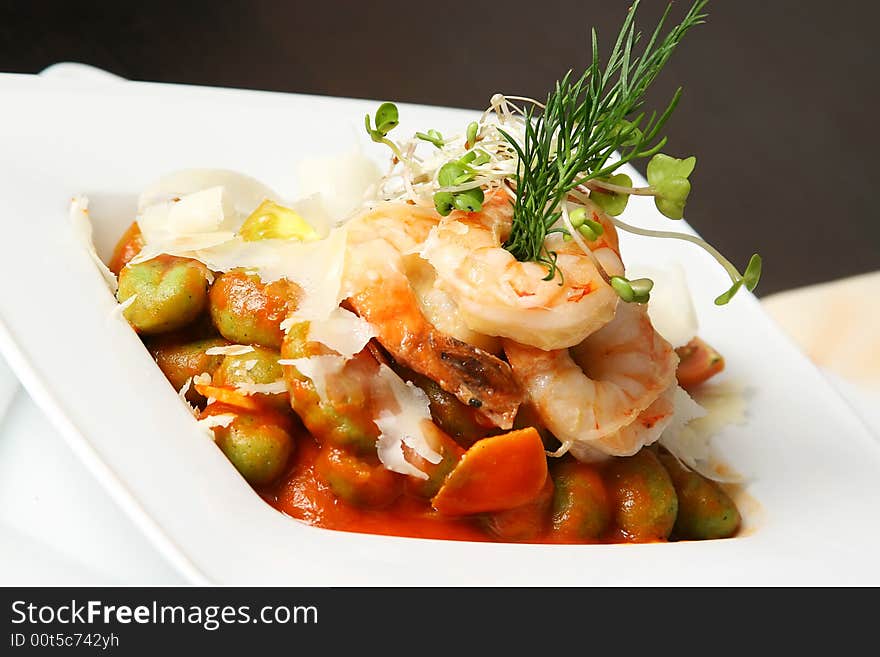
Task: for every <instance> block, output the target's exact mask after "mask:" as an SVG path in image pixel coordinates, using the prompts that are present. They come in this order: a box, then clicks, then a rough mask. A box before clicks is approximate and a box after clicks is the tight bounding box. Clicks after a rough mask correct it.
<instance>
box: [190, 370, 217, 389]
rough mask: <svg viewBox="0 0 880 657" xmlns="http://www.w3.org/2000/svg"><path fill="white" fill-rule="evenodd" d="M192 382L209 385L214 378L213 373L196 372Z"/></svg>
mask: <svg viewBox="0 0 880 657" xmlns="http://www.w3.org/2000/svg"><path fill="white" fill-rule="evenodd" d="M192 382H193V385H199V386H209V385H211V383H212V382H213V379H212V378H211V375H210V374H208V373H207V372H202V373H201V374H196V375H195V376H194V377H193V378H192Z"/></svg>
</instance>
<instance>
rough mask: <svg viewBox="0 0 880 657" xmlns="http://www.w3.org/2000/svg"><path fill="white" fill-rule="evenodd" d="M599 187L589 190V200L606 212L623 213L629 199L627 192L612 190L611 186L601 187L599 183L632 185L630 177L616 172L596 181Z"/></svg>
mask: <svg viewBox="0 0 880 657" xmlns="http://www.w3.org/2000/svg"><path fill="white" fill-rule="evenodd" d="M598 182H599V183H600V186H599V187H595V188H594V189H593V191H592V192H590V200H592V201H593V203H595V204H596V205H598V206H599V207H600V208H602V209H603V210H604V211H605V212H606V213H607V214H610V215H614V216H615V217H616V216H617V215H619V214H623V211H624V210H625V209H626V205H627V202H628V201H629V194H628V193H627V192H625V191H614V190H613V189H612V188H611V187H608V186H606V187H602V186H601V183H605V184H606V185H616V186H619V187H623V188H630V187H632V184H633V183H632V178H630V177H629V176H628V175H626V174H625V173H616V174H614V175H613V176H609V177H608V178H603V179H602V180H600V181H598Z"/></svg>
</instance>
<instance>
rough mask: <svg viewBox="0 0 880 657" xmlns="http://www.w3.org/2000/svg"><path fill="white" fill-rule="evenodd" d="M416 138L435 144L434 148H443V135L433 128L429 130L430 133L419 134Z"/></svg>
mask: <svg viewBox="0 0 880 657" xmlns="http://www.w3.org/2000/svg"><path fill="white" fill-rule="evenodd" d="M416 138H417V139H421V140H422V141H427V142H430V143H432V144H434V146H436V147H437V148H443V143H444V142H443V135H441V134H440V133H439V132H437V131H436V130H434V129H433V128H431V129H430V130H428V132H417V133H416Z"/></svg>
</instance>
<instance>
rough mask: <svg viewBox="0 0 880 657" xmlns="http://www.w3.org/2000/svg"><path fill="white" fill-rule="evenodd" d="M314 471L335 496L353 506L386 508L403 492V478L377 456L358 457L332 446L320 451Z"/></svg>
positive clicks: (325, 446)
mask: <svg viewBox="0 0 880 657" xmlns="http://www.w3.org/2000/svg"><path fill="white" fill-rule="evenodd" d="M315 471H316V472H317V474H318V477H319V478H320V479H322V480H324V481H325V482H326V483H327V485H328V486H329V487H330V490H332V491H333V494H334V495H336V496H337V497H338V498H340V499H341V500H343V501H345V502H347V503H349V504H352V505H354V506H360V507H367V508H372V509H376V508H382V507H386V506H388V505H389V504H391V503H392V502H393V501H394V500H396V499H397V498H398V497H399V496H400V494H401V493H402V491H403V480H402V477H401V475H399V474H396V473H394V472H391V471H390V470H387V469H386V468H385V466H384V465H382V464H381V463H380V462H379V460H378V459H377V458H376V457H375V456H374V457H372V458H370V457H367V456H358V455H356V454H353V453H351V452H349V451H347V450H344V449H338V448H336V447H332V446H330V445H324V446H323V447H322V448H321V454H320V456H319V457H318V461H317V463H316V464H315Z"/></svg>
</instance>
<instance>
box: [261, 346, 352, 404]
mask: <svg viewBox="0 0 880 657" xmlns="http://www.w3.org/2000/svg"><path fill="white" fill-rule="evenodd" d="M278 363H279V364H281V365H292V366H293V367H295V368H296V369H297V371H298V372H299V373H300V374H302V375H303V376H305V377H308V378H309V379H311V381H312V384H313V385H314V386H315V391H316V392H317V393H318V397H320V399H321V401H327V400H328V399H329V398H328V396H327V380H328V379H329V378H330V377H333V376H336V375H338V374H339V373H340V372H341V371H342V368H343V367H345V358H342V357H341V356H333V355H326V356H312V357H311V358H282V359H280V360H279V361H278Z"/></svg>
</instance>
